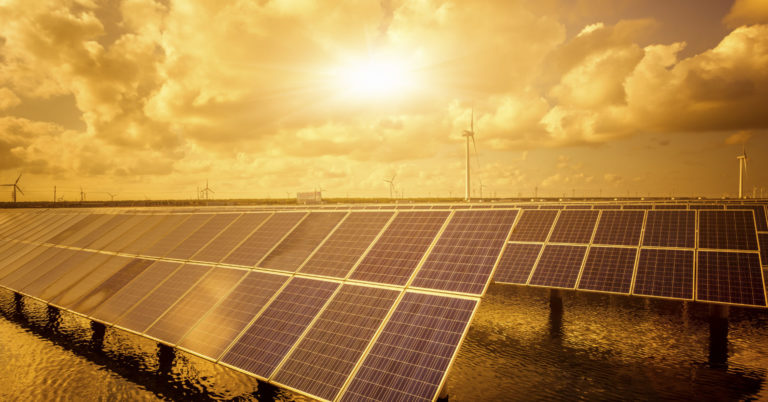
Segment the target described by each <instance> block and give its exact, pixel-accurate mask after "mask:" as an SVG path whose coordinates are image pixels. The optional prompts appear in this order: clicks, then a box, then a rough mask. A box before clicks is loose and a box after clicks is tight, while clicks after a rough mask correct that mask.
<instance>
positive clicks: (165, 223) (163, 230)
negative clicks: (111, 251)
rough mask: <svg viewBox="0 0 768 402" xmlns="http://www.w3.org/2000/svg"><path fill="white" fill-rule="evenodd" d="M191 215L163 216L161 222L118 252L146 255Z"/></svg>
mask: <svg viewBox="0 0 768 402" xmlns="http://www.w3.org/2000/svg"><path fill="white" fill-rule="evenodd" d="M190 216H191V215H186V214H185V215H181V214H179V215H165V216H163V218H164V219H163V220H161V221H160V222H158V223H157V224H156V225H155V226H154V227H153V228H152V230H150V231H148V232H146V233H145V234H144V235H142V236H140V237H138V238H136V240H135V241H133V242H131V243H130V244H128V245H126V246H125V247H123V248H122V250H120V252H122V253H125V254H137V255H141V254H144V255H146V251H147V249H149V248H150V247H152V245H153V244H155V243H156V242H157V241H159V240H160V239H162V238H163V237H165V236H167V235H168V233H169V232H171V231H172V230H173V229H174V228H176V227H178V226H179V225H180V224H182V223H183V222H185V221H186V220H187V219H189V218H190Z"/></svg>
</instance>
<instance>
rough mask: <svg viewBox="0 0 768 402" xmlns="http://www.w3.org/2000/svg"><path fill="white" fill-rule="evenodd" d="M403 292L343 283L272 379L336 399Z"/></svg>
mask: <svg viewBox="0 0 768 402" xmlns="http://www.w3.org/2000/svg"><path fill="white" fill-rule="evenodd" d="M399 294H400V292H399V291H396V290H390V289H377V288H370V287H363V286H356V285H344V286H342V288H341V289H340V290H339V292H338V293H337V294H336V296H334V298H333V300H331V302H330V303H329V304H328V307H327V308H326V309H325V310H323V312H322V314H321V315H320V317H319V318H318V320H317V321H316V322H315V323H314V324H313V325H312V328H310V330H309V332H307V334H306V336H304V338H303V339H302V340H301V342H300V343H299V344H298V345H297V347H296V349H295V350H294V351H293V353H292V354H291V355H290V356H289V357H288V359H287V360H286V362H285V364H283V365H282V366H281V368H280V369H279V370H278V372H277V374H275V376H274V377H273V378H272V379H273V380H274V381H277V382H279V383H281V384H285V385H287V386H289V387H292V388H295V389H299V390H302V391H304V392H307V393H309V394H311V395H316V396H319V397H321V398H324V399H328V400H333V399H334V398H335V397H336V394H337V393H338V392H339V390H340V389H341V387H342V385H344V382H345V381H346V379H347V377H348V376H349V374H350V373H351V372H352V369H353V368H354V367H355V364H356V363H357V360H358V359H359V358H360V356H361V355H362V354H363V351H365V348H366V347H367V346H368V343H369V342H370V340H371V339H372V338H373V335H374V334H375V333H376V330H377V329H378V328H379V326H380V324H381V322H382V321H383V320H384V317H386V315H387V313H388V312H389V309H390V308H391V307H392V305H393V304H394V303H395V300H396V299H397V296H398V295H399Z"/></svg>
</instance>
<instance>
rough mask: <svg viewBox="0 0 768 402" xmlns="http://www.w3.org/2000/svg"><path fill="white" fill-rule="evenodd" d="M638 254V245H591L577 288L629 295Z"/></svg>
mask: <svg viewBox="0 0 768 402" xmlns="http://www.w3.org/2000/svg"><path fill="white" fill-rule="evenodd" d="M637 254H638V248H637V247H605V246H594V245H593V246H590V247H589V249H588V250H587V256H586V259H585V260H584V266H583V267H582V269H581V273H580V274H579V279H578V281H577V283H576V289H577V290H585V291H595V292H602V293H613V294H625V295H629V292H630V291H631V290H632V280H633V278H634V274H635V267H636V266H637ZM605 264H612V265H611V266H610V267H607V266H606V265H605Z"/></svg>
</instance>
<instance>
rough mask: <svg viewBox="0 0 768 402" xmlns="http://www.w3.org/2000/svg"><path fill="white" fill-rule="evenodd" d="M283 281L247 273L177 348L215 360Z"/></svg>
mask: <svg viewBox="0 0 768 402" xmlns="http://www.w3.org/2000/svg"><path fill="white" fill-rule="evenodd" d="M287 280H288V277H287V276H283V275H274V274H268V273H266V272H258V271H251V272H249V273H248V276H246V277H245V279H243V281H242V282H240V283H239V284H238V285H237V286H236V287H235V289H234V290H233V291H232V292H231V293H230V294H228V295H227V296H226V297H225V298H224V300H222V301H221V303H220V304H219V305H218V306H216V307H214V309H213V310H211V311H210V312H209V313H208V314H207V315H205V316H204V317H203V318H202V319H201V320H200V322H199V323H197V325H195V327H194V328H192V330H191V331H189V333H188V334H187V335H185V336H184V338H183V339H182V340H181V342H180V343H179V346H181V347H183V348H185V349H187V350H191V351H194V352H195V353H198V354H200V355H203V356H207V357H209V358H211V359H217V358H218V357H219V356H221V354H222V353H223V352H224V350H225V349H226V348H227V346H229V344H231V343H232V341H234V340H235V338H236V337H237V335H238V334H240V332H242V330H243V329H245V327H246V326H247V325H248V323H249V322H251V319H253V317H254V316H256V314H258V312H259V311H260V310H261V309H262V308H263V307H264V306H265V305H266V304H267V302H269V300H270V299H271V298H272V296H273V295H274V294H275V293H277V291H278V290H279V289H280V287H281V286H283V284H284V283H285V281H287Z"/></svg>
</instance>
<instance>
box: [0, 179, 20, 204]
mask: <svg viewBox="0 0 768 402" xmlns="http://www.w3.org/2000/svg"><path fill="white" fill-rule="evenodd" d="M19 180H21V173H19V177H17V178H16V181H15V182H13V183H12V184H0V186H2V187H13V202H16V191H17V190H18V191H19V192H20V193H21V195H24V192H23V191H21V187H19Z"/></svg>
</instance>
